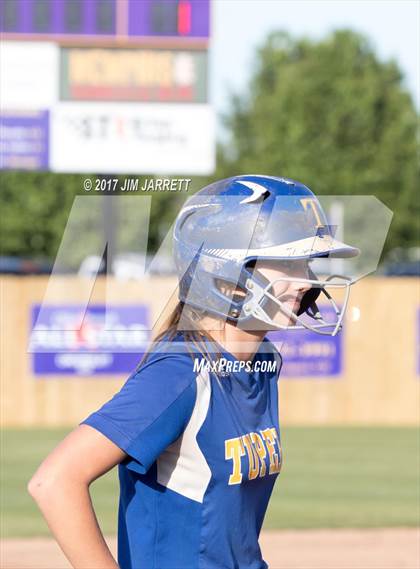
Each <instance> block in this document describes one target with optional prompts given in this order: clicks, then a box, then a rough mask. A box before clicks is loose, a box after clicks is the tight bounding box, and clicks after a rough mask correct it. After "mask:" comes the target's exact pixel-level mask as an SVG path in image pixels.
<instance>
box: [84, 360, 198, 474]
mask: <svg viewBox="0 0 420 569" xmlns="http://www.w3.org/2000/svg"><path fill="white" fill-rule="evenodd" d="M196 396H197V387H196V381H195V374H194V373H193V368H192V360H191V358H189V357H188V356H185V355H175V354H170V353H169V354H164V355H159V356H158V357H157V358H156V357H153V355H152V357H151V358H150V361H148V362H146V364H144V365H143V366H142V368H141V369H140V370H139V371H138V372H136V373H134V374H132V375H131V376H130V377H129V378H128V380H127V381H126V383H125V384H124V385H123V387H122V388H121V389H120V391H119V392H117V393H116V394H115V395H114V396H113V397H112V399H110V400H109V401H108V402H106V403H105V404H104V405H102V407H100V408H99V409H98V410H97V411H95V412H94V413H92V414H91V415H89V416H88V417H87V418H86V419H85V420H84V421H82V422H81V423H80V425H83V424H84V425H90V426H91V427H93V428H95V429H96V430H98V431H100V432H101V433H102V434H103V435H105V436H106V437H107V438H109V439H110V440H111V441H112V442H114V443H115V444H116V445H117V446H119V447H120V448H121V449H122V450H123V451H124V452H126V453H127V454H128V455H129V456H130V457H131V458H132V459H134V460H135V461H136V464H135V465H134V468H133V470H136V471H138V472H140V474H145V473H146V472H147V470H148V469H149V468H150V466H151V465H152V464H153V463H154V462H155V460H156V459H157V457H158V456H159V455H160V454H161V452H162V451H164V450H165V448H166V447H167V446H168V445H170V444H171V443H173V442H174V441H175V440H176V439H177V438H178V437H179V436H180V435H181V434H182V433H183V431H184V429H185V427H186V426H187V424H188V422H189V420H190V418H191V415H192V411H193V409H194V405H195V400H196Z"/></svg>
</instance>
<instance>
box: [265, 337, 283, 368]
mask: <svg viewBox="0 0 420 569" xmlns="http://www.w3.org/2000/svg"><path fill="white" fill-rule="evenodd" d="M262 346H263V350H264V352H266V353H268V354H269V357H272V358H273V359H274V361H275V362H276V371H277V372H278V373H279V372H280V370H281V367H282V365H283V358H282V357H281V354H280V352H279V350H278V349H277V347H276V345H275V344H274V342H272V341H271V340H270V339H269V338H267V336H265V337H264V338H263V343H262Z"/></svg>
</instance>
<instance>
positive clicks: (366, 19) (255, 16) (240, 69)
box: [209, 0, 420, 131]
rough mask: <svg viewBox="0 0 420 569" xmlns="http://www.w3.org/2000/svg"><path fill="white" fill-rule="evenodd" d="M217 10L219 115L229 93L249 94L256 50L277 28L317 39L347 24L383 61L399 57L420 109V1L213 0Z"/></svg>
mask: <svg viewBox="0 0 420 569" xmlns="http://www.w3.org/2000/svg"><path fill="white" fill-rule="evenodd" d="M211 11H212V13H211V44H210V75H209V76H210V101H211V103H212V104H213V105H214V106H215V108H216V112H217V114H218V115H219V117H220V113H221V112H223V111H225V110H226V109H227V106H228V101H229V93H231V92H236V93H240V92H245V90H246V88H247V82H248V80H249V78H250V76H251V74H252V69H253V57H254V54H255V51H256V48H257V47H258V46H259V45H261V44H262V43H263V42H264V40H265V38H266V36H267V34H268V33H269V32H270V31H272V30H276V29H285V30H286V31H288V32H289V33H291V34H292V35H296V36H302V35H305V36H309V37H311V38H314V39H317V38H322V37H323V36H324V35H325V34H327V33H328V32H331V31H332V30H334V29H337V28H343V27H346V28H351V29H353V30H356V31H358V32H362V33H364V34H366V35H367V36H368V37H369V39H370V41H371V43H372V45H373V46H374V48H375V49H376V51H377V53H378V55H379V57H380V58H381V59H382V60H388V59H390V58H394V59H396V61H397V62H398V64H399V67H400V69H401V70H402V71H403V73H404V75H405V84H406V86H407V88H408V89H409V91H410V92H411V93H412V95H413V98H414V99H415V100H416V102H417V107H418V108H420V0H292V1H291V0H211ZM218 129H219V131H220V129H221V125H220V121H219V125H218Z"/></svg>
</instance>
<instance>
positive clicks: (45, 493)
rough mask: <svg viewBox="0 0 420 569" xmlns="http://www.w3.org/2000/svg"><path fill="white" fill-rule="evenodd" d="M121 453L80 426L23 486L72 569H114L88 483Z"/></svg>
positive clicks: (109, 441) (114, 565) (116, 565)
mask: <svg viewBox="0 0 420 569" xmlns="http://www.w3.org/2000/svg"><path fill="white" fill-rule="evenodd" d="M126 456H127V455H126V453H125V452H124V451H123V450H121V449H120V448H119V447H118V446H117V445H116V444H114V443H113V442H112V441H111V440H109V439H108V438H107V437H105V436H104V435H103V434H102V433H100V432H98V431H97V430H96V429H94V428H92V427H90V426H89V425H79V426H78V427H77V428H76V429H74V430H73V431H72V432H71V433H70V434H69V435H67V437H65V438H64V439H63V441H61V443H60V444H59V445H58V446H57V447H56V448H55V449H54V450H53V451H52V452H51V453H50V454H49V455H48V456H47V458H46V459H45V460H44V461H43V462H42V464H41V465H40V466H39V468H38V469H37V471H36V472H35V474H34V475H33V476H32V478H31V480H30V481H29V483H28V492H29V493H30V495H31V496H32V497H33V499H34V500H35V502H36V503H37V505H38V507H39V509H40V510H41V512H42V514H43V516H44V518H45V520H46V522H47V524H48V526H49V528H50V530H51V532H52V533H53V535H54V537H55V539H56V540H57V542H58V544H59V545H60V547H61V549H62V550H63V552H64V554H65V556H66V557H67V559H68V560H69V561H70V563H71V565H72V567H73V568H75V569H82V568H83V569H86V567H101V569H117V568H118V564H117V562H116V561H115V559H114V557H113V556H112V554H111V552H110V550H109V548H108V546H107V544H106V542H105V539H104V537H103V535H102V532H101V529H100V527H99V524H98V521H97V518H96V515H95V512H94V509H93V506H92V501H91V497H90V493H89V486H90V484H91V483H92V482H93V481H94V480H96V479H97V478H98V477H100V476H102V475H103V474H105V473H106V472H108V471H109V470H111V469H112V468H113V467H114V466H115V465H116V464H118V463H120V462H121V461H122V460H123V459H124V458H125V457H126Z"/></svg>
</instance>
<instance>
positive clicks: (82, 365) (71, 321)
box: [29, 304, 149, 376]
mask: <svg viewBox="0 0 420 569" xmlns="http://www.w3.org/2000/svg"><path fill="white" fill-rule="evenodd" d="M41 308H42V310H41ZM31 316H32V318H31V322H32V324H31V335H30V341H29V352H30V353H32V371H33V373H34V375H35V376H46V375H47V376H48V375H99V374H129V373H131V372H132V371H133V370H134V369H135V368H136V366H137V364H138V363H139V361H140V359H141V357H142V356H143V354H144V352H145V351H146V349H147V344H148V341H149V307H148V306H146V305H141V304H136V305H123V306H113V305H111V306H109V305H107V306H106V307H105V306H104V305H89V306H88V307H87V308H86V307H85V306H82V305H57V306H52V305H51V306H45V305H39V304H37V305H34V306H33V307H32V315H31ZM80 322H81V325H80Z"/></svg>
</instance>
